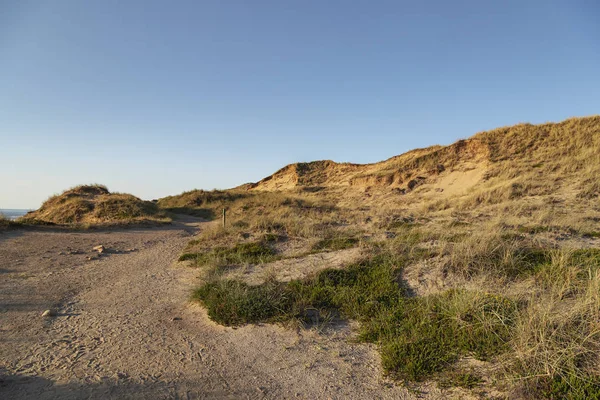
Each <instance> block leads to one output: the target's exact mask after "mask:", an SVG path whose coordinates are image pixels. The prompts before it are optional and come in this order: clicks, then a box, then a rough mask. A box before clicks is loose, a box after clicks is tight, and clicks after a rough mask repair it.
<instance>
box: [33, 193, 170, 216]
mask: <svg viewBox="0 0 600 400" xmlns="http://www.w3.org/2000/svg"><path fill="white" fill-rule="evenodd" d="M21 220H22V221H24V222H34V223H51V224H106V223H115V222H120V223H122V222H133V221H168V220H169V219H168V218H166V216H165V214H164V213H163V212H161V211H160V210H159V209H158V207H157V206H156V205H155V204H154V203H152V202H149V201H143V200H141V199H139V198H137V197H135V196H133V195H130V194H125V193H111V192H110V191H109V190H108V189H107V188H106V187H105V186H102V185H81V186H77V187H74V188H72V189H69V190H66V191H65V192H63V193H61V194H59V195H55V196H52V197H50V198H49V199H48V200H46V201H45V202H44V204H42V206H41V207H40V208H39V209H38V210H36V211H32V212H30V213H28V214H27V215H25V216H24V217H23V218H22V219H21Z"/></svg>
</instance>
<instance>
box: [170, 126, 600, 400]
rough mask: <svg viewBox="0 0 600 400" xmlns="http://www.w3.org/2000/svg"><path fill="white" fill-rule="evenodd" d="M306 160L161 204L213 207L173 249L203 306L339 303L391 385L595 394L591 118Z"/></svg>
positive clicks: (314, 312)
mask: <svg viewBox="0 0 600 400" xmlns="http://www.w3.org/2000/svg"><path fill="white" fill-rule="evenodd" d="M309 164H310V165H305V164H297V165H294V166H293V167H286V168H283V169H281V170H279V171H278V172H277V173H276V174H274V175H273V176H272V177H268V178H266V179H264V180H262V181H260V182H258V183H257V184H250V185H244V186H243V187H238V188H236V189H232V190H229V191H214V192H207V191H191V192H186V193H184V194H182V195H179V196H172V197H170V198H167V199H162V200H161V201H160V202H159V204H164V205H167V204H168V205H170V206H172V207H180V208H181V209H183V210H186V211H189V212H194V211H196V212H206V213H208V214H210V216H214V217H216V216H218V215H219V213H220V212H221V210H222V209H223V208H225V209H227V213H228V223H227V226H226V227H225V228H223V227H221V226H220V224H219V225H218V224H215V225H214V226H213V227H212V228H210V229H206V230H204V231H203V232H202V233H201V234H200V235H199V236H198V237H196V238H194V240H193V241H192V242H190V244H189V246H188V248H187V249H186V250H185V252H184V254H183V255H182V258H181V259H182V260H185V262H186V263H189V264H190V265H192V266H194V267H196V268H198V270H199V271H200V272H201V275H202V279H203V282H202V284H201V285H200V286H199V287H198V288H197V290H196V291H195V294H194V299H195V300H196V301H199V302H200V303H201V304H203V305H204V306H205V307H206V309H207V310H208V314H209V316H210V317H211V318H212V319H214V320H215V321H217V322H218V323H221V324H224V325H243V324H248V323H261V322H269V323H281V324H284V325H286V326H290V325H291V326H293V327H298V326H303V327H308V328H313V327H316V328H317V329H318V330H319V331H326V329H324V328H326V327H327V326H329V325H331V326H335V324H330V322H332V321H335V320H337V319H340V318H341V319H352V320H355V321H358V322H359V323H360V326H359V328H358V330H357V331H356V332H355V334H356V337H357V340H358V341H363V342H369V343H374V344H375V345H376V347H377V349H378V351H379V353H380V355H381V364H382V367H383V370H384V371H385V374H387V375H388V376H390V377H392V378H394V379H397V380H398V381H401V382H403V383H405V384H409V385H416V386H417V387H418V385H421V384H422V382H423V381H434V382H437V384H439V385H440V386H442V387H444V388H448V387H450V388H454V389H456V390H459V389H457V388H460V390H467V391H471V392H472V394H475V395H477V396H480V397H483V398H486V397H489V396H490V393H493V392H495V393H497V395H496V397H498V398H511V399H513V398H516V399H539V398H548V399H571V400H575V399H578V400H579V399H580V400H583V399H600V203H599V202H598V197H599V195H600V191H599V188H600V183H599V182H600V179H599V178H598V177H599V176H600V117H597V116H593V117H586V118H572V119H568V120H566V121H563V122H559V123H549V124H540V125H531V124H519V125H515V126H512V127H505V128H498V129H495V130H492V131H488V132H482V133H479V134H476V135H475V136H473V137H471V138H469V139H464V140H461V141H459V142H457V143H455V144H453V145H450V146H433V147H430V148H426V149H418V150H414V151H411V152H408V153H406V154H403V155H400V156H398V157H393V158H391V159H389V160H386V161H383V162H381V163H376V164H369V165H355V164H344V165H342V166H341V167H339V168H338V165H339V164H336V163H334V162H329V161H327V162H316V163H309ZM300 175H301V176H300ZM315 255H317V257H315ZM357 257H358V258H357ZM290 269H293V271H295V272H297V273H291V272H290ZM293 271H292V272H293ZM298 271H299V272H298ZM454 389H453V390H454ZM462 395H465V393H464V392H459V394H458V395H457V396H458V397H461V396H462Z"/></svg>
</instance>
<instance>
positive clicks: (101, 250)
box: [92, 245, 106, 254]
mask: <svg viewBox="0 0 600 400" xmlns="http://www.w3.org/2000/svg"><path fill="white" fill-rule="evenodd" d="M92 250H94V251H97V252H98V254H102V253H103V252H104V251H105V250H106V249H105V248H104V246H103V245H98V246H94V248H93V249H92Z"/></svg>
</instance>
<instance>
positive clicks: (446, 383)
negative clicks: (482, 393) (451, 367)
mask: <svg viewBox="0 0 600 400" xmlns="http://www.w3.org/2000/svg"><path fill="white" fill-rule="evenodd" d="M481 383H483V379H481V377H480V376H479V375H476V374H474V373H472V372H464V371H462V372H460V371H459V372H454V371H453V372H450V373H448V374H447V375H445V376H444V378H443V379H441V381H440V386H441V387H443V388H450V387H461V388H465V389H473V388H475V387H477V386H478V385H480V384H481Z"/></svg>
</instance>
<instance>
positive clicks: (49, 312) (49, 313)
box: [42, 310, 56, 318]
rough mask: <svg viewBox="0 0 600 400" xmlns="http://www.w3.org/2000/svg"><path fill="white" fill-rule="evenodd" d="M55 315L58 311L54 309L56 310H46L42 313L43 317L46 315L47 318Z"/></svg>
mask: <svg viewBox="0 0 600 400" xmlns="http://www.w3.org/2000/svg"><path fill="white" fill-rule="evenodd" d="M55 316H56V311H54V310H46V311H44V312H43V313H42V317H46V318H49V317H55Z"/></svg>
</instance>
